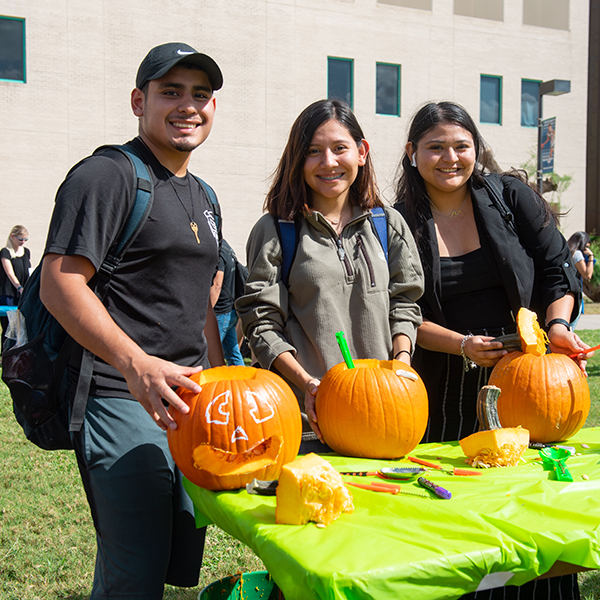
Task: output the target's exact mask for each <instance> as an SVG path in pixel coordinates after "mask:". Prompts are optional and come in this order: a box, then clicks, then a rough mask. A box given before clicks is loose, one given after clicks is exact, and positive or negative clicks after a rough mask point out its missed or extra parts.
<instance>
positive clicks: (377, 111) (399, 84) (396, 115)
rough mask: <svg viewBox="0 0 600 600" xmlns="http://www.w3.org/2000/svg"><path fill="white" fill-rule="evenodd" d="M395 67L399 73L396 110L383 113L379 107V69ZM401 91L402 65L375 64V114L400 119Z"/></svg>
mask: <svg viewBox="0 0 600 600" xmlns="http://www.w3.org/2000/svg"><path fill="white" fill-rule="evenodd" d="M380 66H381V67H394V68H395V69H396V73H397V78H398V79H397V86H396V109H395V111H394V112H382V111H381V110H380V106H379V98H378V92H379V83H380V82H379V73H380V71H379V67H380ZM401 89H402V65H398V64H394V63H386V62H377V63H375V113H376V114H378V115H387V116H390V117H399V116H400V113H401V108H400V103H401V95H400V93H401Z"/></svg>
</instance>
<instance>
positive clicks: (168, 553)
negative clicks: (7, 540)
mask: <svg viewBox="0 0 600 600" xmlns="http://www.w3.org/2000/svg"><path fill="white" fill-rule="evenodd" d="M74 445H75V451H76V454H77V460H78V464H79V470H80V473H81V477H82V481H83V484H84V487H85V491H86V494H87V498H88V502H89V505H90V509H91V512H92V517H93V520H94V526H95V528H96V539H97V546H98V548H97V555H96V568H95V573H94V586H93V590H92V594H91V596H90V600H99V599H101V598H102V599H104V598H111V599H118V600H121V599H123V600H125V599H133V598H139V599H144V600H154V599H157V600H160V599H161V598H162V597H163V588H164V584H165V583H169V584H172V585H178V586H182V587H192V586H195V585H197V583H198V577H199V572H200V565H201V563H202V552H203V549H204V535H205V532H206V529H205V528H202V529H196V526H195V522H194V510H193V505H192V502H191V500H190V499H189V497H188V495H187V493H186V492H185V490H184V489H183V486H182V484H181V477H182V476H181V473H180V471H179V469H178V468H177V467H176V466H175V463H174V461H173V458H172V457H171V453H170V452H169V447H168V444H167V436H166V433H165V432H164V431H162V430H161V429H160V428H159V427H158V426H157V425H156V424H155V423H154V421H153V420H152V419H151V418H150V416H149V415H148V413H147V412H146V411H145V410H144V409H143V408H142V406H141V405H140V404H139V403H138V402H137V401H135V400H125V399H122V398H99V397H93V396H92V397H90V398H89V399H88V405H87V411H86V417H85V422H84V426H83V428H82V431H81V432H80V433H78V434H76V436H75V438H74Z"/></svg>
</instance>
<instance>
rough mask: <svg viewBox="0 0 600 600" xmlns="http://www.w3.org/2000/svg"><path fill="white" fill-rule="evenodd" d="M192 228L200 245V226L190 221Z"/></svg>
mask: <svg viewBox="0 0 600 600" xmlns="http://www.w3.org/2000/svg"><path fill="white" fill-rule="evenodd" d="M190 228H191V230H192V231H193V232H194V235H195V236H196V241H197V242H198V243H200V239H199V238H198V225H196V223H195V221H190Z"/></svg>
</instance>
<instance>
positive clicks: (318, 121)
mask: <svg viewBox="0 0 600 600" xmlns="http://www.w3.org/2000/svg"><path fill="white" fill-rule="evenodd" d="M332 119H333V120H335V121H337V122H338V123H340V124H341V125H343V126H344V127H345V128H346V129H347V130H348V133H350V135H351V137H352V139H353V140H354V141H355V142H356V144H357V145H358V146H359V147H360V145H361V144H362V140H363V139H364V137H365V136H364V134H363V132H362V129H361V127H360V125H359V124H358V121H357V119H356V117H355V116H354V113H353V112H352V110H351V109H350V107H349V106H348V105H347V104H346V103H345V102H340V101H339V100H318V101H317V102H314V103H313V104H311V105H310V106H308V107H307V108H305V109H304V110H303V111H302V112H301V113H300V115H299V116H298V118H297V119H296V121H295V122H294V124H293V125H292V129H291V131H290V135H289V138H288V141H287V144H286V146H285V149H284V151H283V155H282V156H281V160H280V161H279V165H278V166H277V169H276V170H275V173H274V175H273V183H272V184H271V189H270V190H269V192H268V193H267V198H266V200H265V206H264V209H265V210H266V211H268V212H269V213H270V214H272V215H274V216H276V217H278V218H282V219H288V220H293V219H295V218H297V217H299V216H300V215H303V214H304V213H305V211H306V210H307V209H308V208H310V206H311V197H312V195H311V189H310V188H309V187H308V185H307V184H306V182H305V181H304V162H305V161H306V157H307V155H308V150H309V148H310V144H311V142H312V139H313V136H314V135H315V131H316V130H317V129H318V127H319V126H320V125H322V124H323V123H325V122H326V121H330V120H332ZM349 197H350V202H351V203H352V204H354V205H356V206H360V207H361V208H364V209H367V208H373V207H374V206H383V203H382V202H381V200H380V198H379V194H378V192H377V185H376V183H375V172H374V170H373V165H372V163H371V157H370V156H369V155H367V158H366V162H365V164H364V166H362V167H359V168H358V175H357V176H356V179H355V180H354V183H353V184H352V186H351V187H350V195H349Z"/></svg>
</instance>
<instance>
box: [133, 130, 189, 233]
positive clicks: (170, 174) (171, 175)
mask: <svg viewBox="0 0 600 600" xmlns="http://www.w3.org/2000/svg"><path fill="white" fill-rule="evenodd" d="M138 138H139V140H140V142H142V144H144V146H145V148H146V150H148V152H150V154H152V156H154V153H153V152H152V150H150V148H148V144H146V142H145V141H144V140H143V139H142V138H141V137H140V136H138ZM154 158H156V157H155V156H154ZM156 161H157V162H158V164H159V165H160V166H161V168H162V170H163V171H164V173H165V177H166V178H167V181H168V182H169V183H170V184H171V187H172V188H173V192H175V196H177V200H179V203H180V204H181V206H182V208H183V210H184V211H185V214H186V215H187V217H188V219H189V220H190V229H191V230H192V232H193V234H194V235H195V236H196V243H198V244H199V243H200V238H199V237H198V224H197V223H196V220H195V219H194V198H193V196H192V184H191V183H190V177H191V175H190V174H189V172H188V171H187V170H186V173H185V176H186V177H187V182H188V189H189V191H190V204H191V205H192V214H191V215H190V213H189V212H188V209H187V208H186V207H185V204H184V203H183V200H182V199H181V197H180V196H179V193H178V192H177V188H176V187H175V184H174V183H173V181H172V179H171V178H172V177H175V175H174V174H172V173H171V172H170V171H169V170H168V169H167V168H166V167H165V166H164V165H163V164H162V163H161V162H160V161H159V160H158V159H156Z"/></svg>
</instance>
